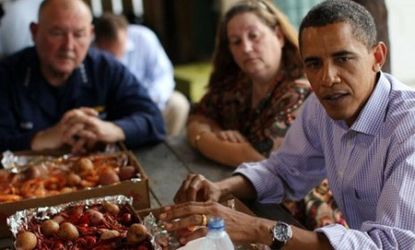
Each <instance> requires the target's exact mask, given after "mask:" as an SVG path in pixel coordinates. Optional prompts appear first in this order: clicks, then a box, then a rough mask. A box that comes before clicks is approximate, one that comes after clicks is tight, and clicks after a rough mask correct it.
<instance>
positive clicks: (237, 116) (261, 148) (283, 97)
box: [192, 76, 311, 157]
mask: <svg viewBox="0 0 415 250" xmlns="http://www.w3.org/2000/svg"><path fill="white" fill-rule="evenodd" d="M310 92H311V89H310V87H309V84H308V82H307V81H306V80H304V79H298V80H295V81H288V80H285V79H284V77H283V76H280V77H278V78H277V80H276V84H275V85H274V87H273V88H272V90H271V91H270V92H269V93H268V94H267V95H266V96H265V97H264V98H263V99H262V100H260V101H259V103H258V105H257V106H256V107H255V108H252V105H251V103H252V82H251V81H250V80H249V79H247V77H239V80H238V81H237V82H236V83H233V84H232V83H224V84H223V86H221V87H215V88H211V89H209V90H208V92H207V93H206V94H205V95H204V97H203V98H202V100H201V101H200V102H199V103H198V104H197V105H196V106H195V107H194V108H193V110H192V114H201V115H204V116H207V117H208V118H210V119H212V120H214V121H216V122H217V123H218V124H219V125H220V126H221V127H222V129H224V130H237V131H239V132H240V133H241V134H242V135H244V136H245V137H246V138H247V140H248V141H249V142H250V144H251V145H252V146H253V147H254V148H255V149H256V150H257V151H258V152H259V153H261V154H262V155H264V156H265V157H268V155H269V154H270V152H271V151H272V150H273V149H276V148H277V147H278V146H279V144H280V143H281V141H282V138H283V137H284V135H285V133H286V132H287V130H288V128H289V126H290V125H291V124H292V122H293V121H294V119H295V116H296V112H297V111H298V109H299V108H300V107H301V105H302V104H303V103H304V101H305V99H306V98H307V96H308V95H309V94H310Z"/></svg>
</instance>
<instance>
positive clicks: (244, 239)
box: [159, 201, 275, 244]
mask: <svg viewBox="0 0 415 250" xmlns="http://www.w3.org/2000/svg"><path fill="white" fill-rule="evenodd" d="M203 215H205V216H207V217H209V218H210V217H212V216H219V217H222V218H223V219H224V220H225V225H226V231H227V232H228V234H229V236H230V237H231V239H232V241H233V242H236V243H252V242H256V241H257V240H258V236H257V234H263V235H267V234H268V228H271V226H272V225H273V224H275V222H272V221H269V220H265V219H260V218H256V217H252V216H250V215H247V214H245V213H241V212H238V211H235V210H233V209H231V208H229V207H226V206H224V205H221V204H220V203H217V202H212V201H209V202H187V203H181V204H177V205H173V206H171V207H165V208H164V210H163V212H162V213H161V214H160V216H159V219H160V220H162V221H164V222H165V226H166V229H167V230H168V231H170V232H172V231H174V232H176V233H177V235H178V237H179V241H180V243H181V244H186V243H187V242H189V241H191V240H194V239H196V238H199V237H202V236H205V235H206V233H207V229H206V227H203V226H206V225H203V222H204V221H203ZM199 226H202V227H199ZM195 229H196V230H195Z"/></svg>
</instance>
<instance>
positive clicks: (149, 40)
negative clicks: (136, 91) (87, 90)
mask: <svg viewBox="0 0 415 250" xmlns="http://www.w3.org/2000/svg"><path fill="white" fill-rule="evenodd" d="M95 45H96V46H97V47H98V48H100V49H103V50H106V51H108V52H110V53H111V54H113V55H114V56H115V57H116V58H117V59H118V60H120V61H121V62H122V63H123V64H124V65H125V66H126V67H127V68H128V69H129V70H130V71H131V72H132V73H133V74H134V75H135V76H136V77H137V79H138V81H139V82H140V83H141V84H143V86H144V87H145V88H146V89H147V90H148V92H149V94H150V97H151V99H152V100H153V101H154V102H155V103H156V104H157V106H158V107H159V109H160V110H161V112H162V114H163V117H164V121H165V125H166V130H167V134H168V135H178V134H179V133H180V132H182V131H183V129H184V126H185V123H186V120H187V116H188V113H189V109H190V104H189V101H188V100H187V99H186V97H185V96H184V95H183V94H182V93H180V92H178V91H175V90H174V87H175V82H174V74H173V65H172V64H171V62H170V60H169V58H168V57H167V55H166V52H165V51H164V49H163V47H162V45H161V44H160V41H159V40H158V38H157V36H156V34H154V32H153V31H151V30H150V29H149V28H147V27H145V26H143V25H138V24H130V25H129V24H128V22H127V20H126V18H125V17H124V16H117V15H114V14H111V13H104V14H103V15H102V16H101V17H99V18H97V19H96V21H95Z"/></svg>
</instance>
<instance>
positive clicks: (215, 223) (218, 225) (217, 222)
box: [208, 217, 225, 230]
mask: <svg viewBox="0 0 415 250" xmlns="http://www.w3.org/2000/svg"><path fill="white" fill-rule="evenodd" d="M224 228H225V222H224V220H223V219H222V218H220V217H211V218H209V221H208V229H209V230H221V229H224Z"/></svg>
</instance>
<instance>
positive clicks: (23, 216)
mask: <svg viewBox="0 0 415 250" xmlns="http://www.w3.org/2000/svg"><path fill="white" fill-rule="evenodd" d="M104 201H107V202H111V203H115V204H118V205H127V204H128V205H130V206H132V204H133V200H132V198H129V197H126V196H124V195H114V196H105V197H98V198H91V199H87V200H81V201H73V202H68V203H64V204H60V205H57V206H50V207H38V208H31V209H25V210H22V211H17V212H16V213H15V214H13V215H11V216H9V217H8V218H7V225H8V226H9V228H10V231H11V232H12V234H13V236H14V237H16V236H17V233H18V232H19V230H22V229H27V228H26V225H27V224H28V222H29V221H30V220H31V219H32V218H35V219H36V220H46V219H50V216H51V215H54V214H57V213H59V212H61V211H62V210H64V209H66V208H68V207H71V206H76V205H84V206H91V205H94V204H101V203H103V202H104Z"/></svg>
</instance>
